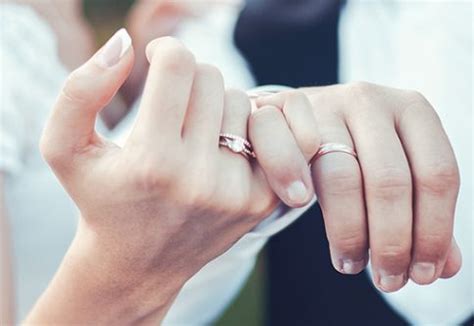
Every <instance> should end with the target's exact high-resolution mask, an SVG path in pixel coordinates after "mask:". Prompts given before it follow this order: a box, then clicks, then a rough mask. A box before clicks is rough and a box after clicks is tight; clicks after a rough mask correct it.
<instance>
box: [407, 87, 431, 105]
mask: <svg viewBox="0 0 474 326" xmlns="http://www.w3.org/2000/svg"><path fill="white" fill-rule="evenodd" d="M405 92H406V98H407V99H408V101H409V102H410V103H412V104H421V106H422V107H430V108H431V105H430V103H429V102H428V100H427V99H426V97H425V96H424V95H423V94H421V93H420V92H419V91H416V90H407V91H405Z"/></svg>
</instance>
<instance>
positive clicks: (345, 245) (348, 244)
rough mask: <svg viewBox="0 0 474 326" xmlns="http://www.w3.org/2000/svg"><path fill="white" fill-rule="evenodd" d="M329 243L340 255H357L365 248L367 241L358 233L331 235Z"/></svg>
mask: <svg viewBox="0 0 474 326" xmlns="http://www.w3.org/2000/svg"><path fill="white" fill-rule="evenodd" d="M329 241H330V242H331V246H332V247H334V248H335V249H336V250H337V251H338V252H339V253H340V254H342V255H353V254H356V255H357V254H359V253H360V252H361V251H364V250H365V249H366V248H367V239H366V237H365V235H364V234H361V232H359V231H357V232H345V233H341V234H336V235H332V236H331V237H330V240H329Z"/></svg>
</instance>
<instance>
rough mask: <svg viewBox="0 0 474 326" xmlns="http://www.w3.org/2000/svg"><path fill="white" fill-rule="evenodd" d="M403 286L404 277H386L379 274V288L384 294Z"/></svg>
mask: <svg viewBox="0 0 474 326" xmlns="http://www.w3.org/2000/svg"><path fill="white" fill-rule="evenodd" d="M404 284H405V275H404V274H399V275H388V274H386V273H384V272H381V273H380V284H379V285H380V288H381V289H382V290H383V291H385V292H393V291H396V290H398V289H400V288H401V287H402V286H403V285H404Z"/></svg>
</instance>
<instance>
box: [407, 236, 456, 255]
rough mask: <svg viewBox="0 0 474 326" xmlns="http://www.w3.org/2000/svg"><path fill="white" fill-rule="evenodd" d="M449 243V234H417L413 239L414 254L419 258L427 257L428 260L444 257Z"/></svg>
mask: <svg viewBox="0 0 474 326" xmlns="http://www.w3.org/2000/svg"><path fill="white" fill-rule="evenodd" d="M450 244H451V235H450V234H441V233H429V234H423V235H419V236H418V237H417V238H416V240H415V254H416V256H418V257H420V258H421V257H424V258H428V257H429V258H430V259H429V260H438V259H441V258H442V257H444V255H445V254H446V251H447V250H448V248H449V246H450ZM420 258H419V259H420ZM419 259H418V260H419Z"/></svg>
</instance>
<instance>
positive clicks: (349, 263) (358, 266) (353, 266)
mask: <svg viewBox="0 0 474 326" xmlns="http://www.w3.org/2000/svg"><path fill="white" fill-rule="evenodd" d="M365 265H366V262H365V260H364V259H362V260H355V261H354V260H352V259H343V260H342V272H343V273H344V274H358V273H360V272H361V271H362V270H363V269H364V267H365Z"/></svg>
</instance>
